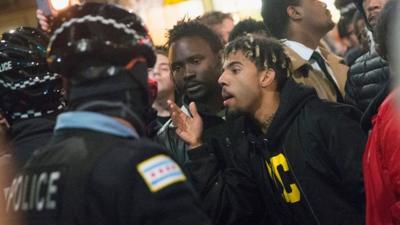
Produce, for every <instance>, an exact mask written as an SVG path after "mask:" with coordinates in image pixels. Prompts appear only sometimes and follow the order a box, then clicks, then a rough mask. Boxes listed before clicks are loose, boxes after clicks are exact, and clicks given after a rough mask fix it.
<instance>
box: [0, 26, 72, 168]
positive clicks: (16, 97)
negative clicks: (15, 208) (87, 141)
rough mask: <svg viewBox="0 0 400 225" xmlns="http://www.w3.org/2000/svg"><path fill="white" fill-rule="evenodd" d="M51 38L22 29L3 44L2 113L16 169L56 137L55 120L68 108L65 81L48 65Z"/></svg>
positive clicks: (5, 36)
mask: <svg viewBox="0 0 400 225" xmlns="http://www.w3.org/2000/svg"><path fill="white" fill-rule="evenodd" d="M48 41H49V39H48V37H47V35H46V34H45V33H44V32H42V31H41V30H39V29H35V28H30V27H20V28H17V29H13V30H10V31H8V32H5V33H4V34H3V35H2V39H1V41H0V65H1V70H0V109H1V111H2V112H3V115H4V118H5V119H6V120H7V122H8V124H9V125H10V128H9V130H8V133H9V137H10V141H11V145H12V155H13V157H14V158H15V163H16V168H17V169H20V168H22V166H23V165H24V164H25V163H26V162H27V161H28V160H29V158H30V157H31V155H32V154H33V152H34V150H35V149H37V148H39V147H43V146H44V145H46V144H47V142H48V141H49V139H50V137H51V136H52V135H53V128H54V125H55V118H56V116H57V115H58V113H60V112H61V111H63V110H64V108H65V107H66V101H65V98H64V96H63V94H64V93H63V92H64V91H63V88H62V80H61V76H60V75H59V74H56V73H53V72H50V70H49V68H48V66H47V61H46V54H47V53H46V49H47V44H48Z"/></svg>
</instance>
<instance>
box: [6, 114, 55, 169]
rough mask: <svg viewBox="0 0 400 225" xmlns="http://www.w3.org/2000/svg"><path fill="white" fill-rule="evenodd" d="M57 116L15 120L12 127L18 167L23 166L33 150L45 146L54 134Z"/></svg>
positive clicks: (14, 153) (11, 132) (12, 139)
mask: <svg viewBox="0 0 400 225" xmlns="http://www.w3.org/2000/svg"><path fill="white" fill-rule="evenodd" d="M54 125H55V117H48V118H45V117H43V118H32V119H25V120H19V121H15V122H14V123H13V125H12V126H11V129H10V137H11V142H12V147H13V156H14V158H15V163H16V169H17V170H19V169H20V168H22V167H23V166H24V165H25V163H26V162H27V161H28V160H29V158H30V157H31V155H32V154H33V152H34V151H35V150H36V149H38V148H41V147H43V146H45V145H46V144H47V143H48V142H49V140H50V138H51V137H52V136H53V129H54Z"/></svg>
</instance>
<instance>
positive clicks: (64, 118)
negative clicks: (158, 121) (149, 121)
mask: <svg viewBox="0 0 400 225" xmlns="http://www.w3.org/2000/svg"><path fill="white" fill-rule="evenodd" d="M65 128H75V129H88V130H93V131H98V132H102V133H108V134H111V135H115V136H120V137H125V138H139V135H138V133H137V132H136V130H135V129H134V128H131V127H127V126H124V125H123V124H121V123H120V122H118V121H117V120H115V119H113V118H112V117H109V116H106V115H103V114H100V113H94V112H84V111H79V112H65V113H62V114H60V115H59V116H58V118H57V123H56V126H55V130H56V131H57V130H59V129H65Z"/></svg>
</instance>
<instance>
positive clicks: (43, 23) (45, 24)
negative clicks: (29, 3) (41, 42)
mask: <svg viewBox="0 0 400 225" xmlns="http://www.w3.org/2000/svg"><path fill="white" fill-rule="evenodd" d="M36 18H37V20H38V22H39V25H40V29H42V30H43V31H44V32H47V33H49V32H50V20H51V19H50V17H47V16H46V15H44V13H43V12H42V10H40V9H38V10H36Z"/></svg>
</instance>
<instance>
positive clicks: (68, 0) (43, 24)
mask: <svg viewBox="0 0 400 225" xmlns="http://www.w3.org/2000/svg"><path fill="white" fill-rule="evenodd" d="M58 1H60V0H58ZM62 1H64V2H65V3H64V2H63V3H64V4H65V6H63V7H64V8H63V9H65V8H67V7H70V6H72V5H75V4H80V3H82V2H84V1H85V0H62ZM48 4H49V6H50V7H49V8H50V11H51V13H50V15H46V13H45V12H43V10H42V9H38V10H36V18H37V20H38V23H39V28H40V29H42V31H44V32H50V31H51V30H50V26H51V23H52V20H53V18H54V17H55V16H57V14H58V11H57V10H55V9H54V7H52V6H51V4H52V2H51V1H49V2H48Z"/></svg>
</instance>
